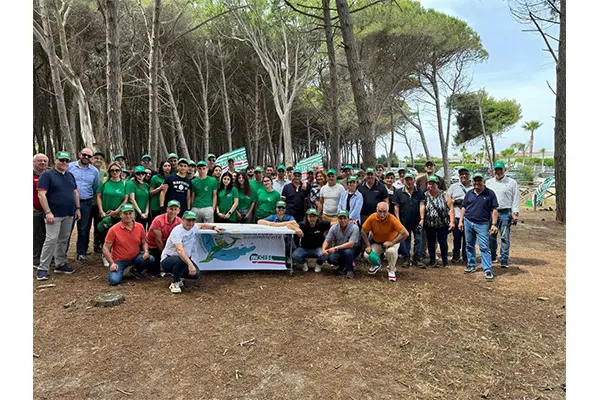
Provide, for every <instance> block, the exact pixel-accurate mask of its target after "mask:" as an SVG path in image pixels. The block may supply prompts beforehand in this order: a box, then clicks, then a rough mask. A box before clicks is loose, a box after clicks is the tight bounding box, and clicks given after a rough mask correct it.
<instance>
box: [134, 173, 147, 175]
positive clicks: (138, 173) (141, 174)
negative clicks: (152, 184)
mask: <svg viewBox="0 0 600 400" xmlns="http://www.w3.org/2000/svg"><path fill="white" fill-rule="evenodd" d="M135 174H136V175H146V173H145V172H136V173H135Z"/></svg>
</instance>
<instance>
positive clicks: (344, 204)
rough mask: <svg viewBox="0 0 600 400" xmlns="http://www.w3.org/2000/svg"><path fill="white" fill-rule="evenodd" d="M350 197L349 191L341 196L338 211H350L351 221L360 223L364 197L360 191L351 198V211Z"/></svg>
mask: <svg viewBox="0 0 600 400" xmlns="http://www.w3.org/2000/svg"><path fill="white" fill-rule="evenodd" d="M348 196H349V193H348V191H347V190H346V191H344V192H343V193H342V195H341V196H340V202H339V204H338V211H340V210H346V211H348V214H350V219H351V220H352V221H356V222H358V223H360V210H362V206H363V196H362V194H361V193H360V192H359V191H358V190H357V191H356V192H354V193H353V194H352V197H350V208H349V209H348Z"/></svg>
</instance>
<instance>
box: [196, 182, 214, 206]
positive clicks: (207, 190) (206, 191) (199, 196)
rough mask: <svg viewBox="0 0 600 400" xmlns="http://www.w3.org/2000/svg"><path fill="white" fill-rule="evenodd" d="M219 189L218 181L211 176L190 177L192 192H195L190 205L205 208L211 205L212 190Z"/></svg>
mask: <svg viewBox="0 0 600 400" xmlns="http://www.w3.org/2000/svg"><path fill="white" fill-rule="evenodd" d="M218 189H219V183H218V182H217V180H216V179H215V178H213V177H212V176H207V177H206V178H204V179H200V178H198V177H196V178H194V179H192V193H194V194H195V196H196V197H195V198H194V203H192V207H196V208H205V207H212V205H213V190H218Z"/></svg>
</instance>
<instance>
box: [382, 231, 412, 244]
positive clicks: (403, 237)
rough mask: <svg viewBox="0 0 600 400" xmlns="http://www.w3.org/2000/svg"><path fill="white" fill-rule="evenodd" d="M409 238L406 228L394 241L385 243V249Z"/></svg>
mask: <svg viewBox="0 0 600 400" xmlns="http://www.w3.org/2000/svg"><path fill="white" fill-rule="evenodd" d="M407 237H408V231H407V230H406V228H403V229H402V230H401V231H400V232H398V234H397V235H396V237H395V238H394V239H393V240H390V241H387V242H384V243H383V247H385V248H386V249H387V248H388V247H392V246H394V245H396V244H398V243H400V242H401V241H403V240H406V238H407Z"/></svg>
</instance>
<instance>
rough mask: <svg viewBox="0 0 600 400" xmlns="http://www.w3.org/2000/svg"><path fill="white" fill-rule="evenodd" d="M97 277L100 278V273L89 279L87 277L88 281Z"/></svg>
mask: <svg viewBox="0 0 600 400" xmlns="http://www.w3.org/2000/svg"><path fill="white" fill-rule="evenodd" d="M98 278H100V275H96V276H93V277H91V278H90V279H88V281H93V280H94V279H98Z"/></svg>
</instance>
